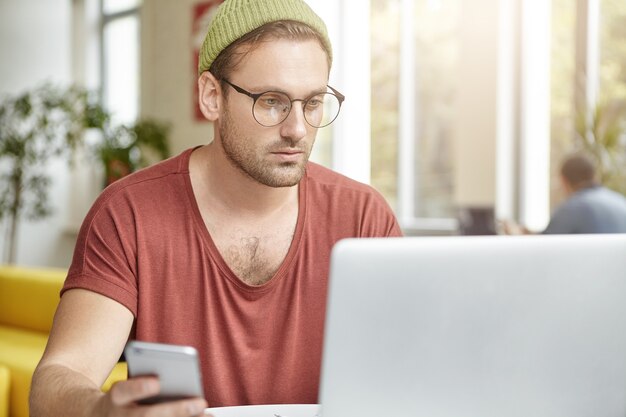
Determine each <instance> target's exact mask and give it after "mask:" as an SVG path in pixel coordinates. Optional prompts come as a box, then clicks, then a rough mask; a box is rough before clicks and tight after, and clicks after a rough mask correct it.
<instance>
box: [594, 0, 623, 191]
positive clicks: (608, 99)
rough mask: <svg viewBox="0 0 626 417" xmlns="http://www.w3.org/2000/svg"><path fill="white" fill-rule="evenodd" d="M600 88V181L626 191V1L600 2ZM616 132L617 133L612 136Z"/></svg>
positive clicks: (608, 0) (597, 136)
mask: <svg viewBox="0 0 626 417" xmlns="http://www.w3.org/2000/svg"><path fill="white" fill-rule="evenodd" d="M599 23H600V24H599V25H598V26H599V28H600V68H599V76H600V80H599V81H600V82H599V84H600V91H599V94H598V97H599V105H600V107H599V108H598V109H599V111H598V112H597V113H596V114H597V115H598V122H599V124H600V125H601V126H602V130H600V129H599V130H598V134H597V135H596V141H597V142H599V143H601V145H602V149H603V152H604V155H603V156H604V157H603V158H600V167H599V168H600V169H599V170H600V175H601V180H602V182H603V183H604V184H605V185H607V186H608V187H610V188H613V189H614V190H616V191H619V192H621V193H623V194H626V42H625V41H624V40H625V39H626V1H624V0H601V2H600V22H599ZM615 134H617V136H616V135H615Z"/></svg>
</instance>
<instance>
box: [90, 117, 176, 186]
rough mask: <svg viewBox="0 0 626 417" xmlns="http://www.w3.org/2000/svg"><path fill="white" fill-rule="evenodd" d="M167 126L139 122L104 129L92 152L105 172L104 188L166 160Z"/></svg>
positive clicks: (146, 120) (146, 121)
mask: <svg viewBox="0 0 626 417" xmlns="http://www.w3.org/2000/svg"><path fill="white" fill-rule="evenodd" d="M169 129H170V128H169V125H167V124H165V123H163V122H160V121H157V120H154V119H149V118H146V119H140V120H139V121H137V122H136V123H135V124H133V125H130V126H116V127H108V128H105V129H104V131H103V140H102V142H101V143H100V144H98V145H96V152H97V155H98V157H99V158H100V160H101V162H102V164H103V166H104V171H105V186H106V185H109V184H111V183H113V182H115V181H117V180H118V179H120V178H122V177H124V176H126V175H128V174H130V173H131V172H134V171H136V170H138V169H140V168H143V167H145V166H148V165H150V164H151V163H152V162H155V161H157V160H161V159H165V158H167V157H169V155H170V152H169V143H168V135H169Z"/></svg>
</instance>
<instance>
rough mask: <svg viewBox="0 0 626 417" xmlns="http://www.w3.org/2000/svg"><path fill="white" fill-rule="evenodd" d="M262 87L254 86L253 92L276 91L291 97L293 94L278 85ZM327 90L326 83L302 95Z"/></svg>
mask: <svg viewBox="0 0 626 417" xmlns="http://www.w3.org/2000/svg"><path fill="white" fill-rule="evenodd" d="M264 88H265V89H263V88H256V87H255V88H254V91H255V94H262V93H266V92H268V91H274V92H276V93H283V94H285V95H287V96H289V97H292V98H293V96H292V95H291V94H290V93H289V92H287V91H285V90H283V89H282V88H278V87H264ZM327 91H328V85H324V86H323V87H320V88H318V89H315V90H312V91H310V92H309V93H308V94H306V95H305V96H304V97H311V96H314V95H316V94H321V93H325V92H327Z"/></svg>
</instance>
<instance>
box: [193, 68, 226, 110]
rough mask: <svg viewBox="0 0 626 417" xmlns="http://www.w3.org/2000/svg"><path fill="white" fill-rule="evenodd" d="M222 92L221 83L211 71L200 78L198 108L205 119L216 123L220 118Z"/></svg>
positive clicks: (205, 72)
mask: <svg viewBox="0 0 626 417" xmlns="http://www.w3.org/2000/svg"><path fill="white" fill-rule="evenodd" d="M221 94H222V90H221V87H220V83H219V81H218V80H217V79H216V78H215V77H214V76H213V74H211V73H210V72H209V71H204V72H203V73H202V74H200V77H199V78H198V106H199V107H200V111H201V112H202V114H203V115H204V117H205V118H206V119H207V120H208V121H210V122H214V121H215V120H217V118H218V116H219V110H220V99H221Z"/></svg>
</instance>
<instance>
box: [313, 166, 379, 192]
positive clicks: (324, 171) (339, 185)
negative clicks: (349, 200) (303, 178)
mask: <svg viewBox="0 0 626 417" xmlns="http://www.w3.org/2000/svg"><path fill="white" fill-rule="evenodd" d="M307 179H308V181H309V186H310V187H312V188H315V189H318V190H320V191H322V192H324V193H328V194H337V195H346V193H348V194H349V195H351V196H362V197H367V196H374V197H376V198H382V196H381V195H380V193H379V192H378V191H376V190H375V189H374V188H373V187H372V186H370V185H367V184H364V183H361V182H359V181H356V180H353V179H351V178H349V177H346V176H345V175H342V174H340V173H338V172H335V171H333V170H331V169H328V168H325V167H323V166H321V165H318V164H316V163H313V162H309V164H308V166H307Z"/></svg>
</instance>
